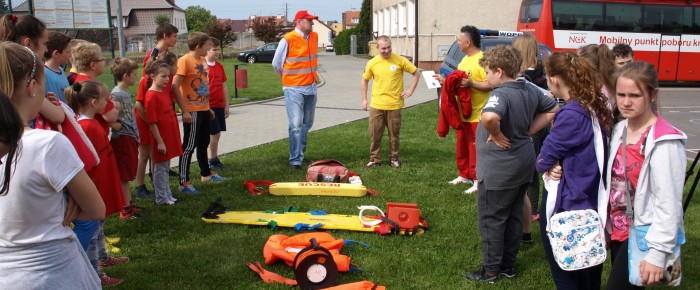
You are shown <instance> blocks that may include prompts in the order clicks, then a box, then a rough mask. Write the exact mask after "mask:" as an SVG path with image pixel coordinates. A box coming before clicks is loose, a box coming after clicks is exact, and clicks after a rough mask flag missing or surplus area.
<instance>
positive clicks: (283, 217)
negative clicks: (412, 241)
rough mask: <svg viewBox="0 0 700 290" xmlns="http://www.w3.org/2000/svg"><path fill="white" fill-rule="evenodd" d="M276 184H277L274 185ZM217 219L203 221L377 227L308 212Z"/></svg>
mask: <svg viewBox="0 0 700 290" xmlns="http://www.w3.org/2000/svg"><path fill="white" fill-rule="evenodd" d="M275 184H277V183H275ZM218 216H219V218H218V219H206V218H202V220H203V221H205V222H208V223H224V224H244V225H259V226H264V225H267V224H268V223H269V222H271V221H275V222H276V223H277V226H279V227H288V228H293V227H294V226H295V225H296V224H298V223H303V224H309V225H315V224H318V223H320V224H322V226H321V227H320V228H321V229H335V230H347V231H359V232H373V231H374V228H375V227H378V226H372V227H370V226H365V225H363V224H362V222H360V218H359V216H357V215H342V214H325V215H312V214H310V213H308V212H285V213H268V212H262V211H227V212H225V213H222V214H219V215H218ZM365 220H367V221H375V220H377V219H374V218H368V217H365Z"/></svg>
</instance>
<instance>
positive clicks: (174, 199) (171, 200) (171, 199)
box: [168, 196, 179, 204]
mask: <svg viewBox="0 0 700 290" xmlns="http://www.w3.org/2000/svg"><path fill="white" fill-rule="evenodd" d="M168 201H170V202H172V203H173V204H175V203H178V202H179V201H178V200H177V199H176V198H174V197H172V196H169V197H168Z"/></svg>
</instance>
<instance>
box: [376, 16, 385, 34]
mask: <svg viewBox="0 0 700 290" xmlns="http://www.w3.org/2000/svg"><path fill="white" fill-rule="evenodd" d="M377 15H379V16H377V33H378V34H379V35H384V34H385V33H384V10H379V11H377ZM379 35H377V36H379Z"/></svg>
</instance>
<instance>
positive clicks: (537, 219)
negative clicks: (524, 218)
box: [532, 214, 540, 223]
mask: <svg viewBox="0 0 700 290" xmlns="http://www.w3.org/2000/svg"><path fill="white" fill-rule="evenodd" d="M539 221H540V215H539V214H533V215H532V222H533V223H536V222H539Z"/></svg>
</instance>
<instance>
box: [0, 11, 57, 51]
mask: <svg viewBox="0 0 700 290" xmlns="http://www.w3.org/2000/svg"><path fill="white" fill-rule="evenodd" d="M45 30H46V24H44V22H42V21H41V20H39V19H38V18H36V17H34V16H32V15H28V14H25V15H20V16H16V15H14V14H5V15H4V16H2V18H0V40H1V41H14V42H17V43H19V42H20V41H21V40H22V38H23V37H26V38H29V39H30V40H31V41H32V43H34V44H35V45H36V44H38V41H39V38H40V37H41V36H42V34H43V33H44V31H45Z"/></svg>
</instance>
